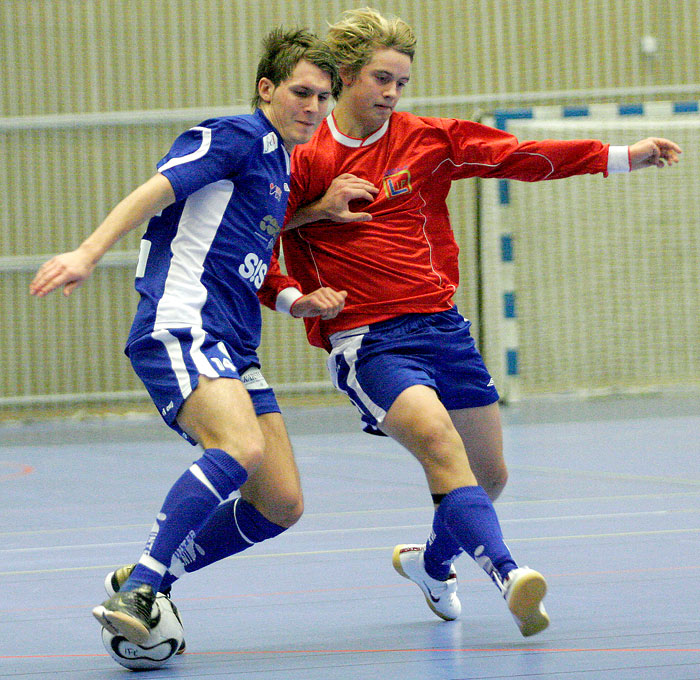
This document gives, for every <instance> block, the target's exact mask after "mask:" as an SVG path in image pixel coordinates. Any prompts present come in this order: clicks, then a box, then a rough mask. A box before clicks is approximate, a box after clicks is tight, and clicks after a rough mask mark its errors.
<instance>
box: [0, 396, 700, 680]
mask: <svg viewBox="0 0 700 680" xmlns="http://www.w3.org/2000/svg"><path fill="white" fill-rule="evenodd" d="M503 414H504V421H505V441H506V456H507V460H508V463H509V468H510V482H509V485H508V487H507V489H506V491H505V492H504V494H503V496H502V497H501V499H500V500H499V501H498V503H497V510H498V512H499V516H500V518H501V521H502V525H503V530H504V534H505V536H506V541H507V542H508V545H509V546H510V548H511V550H512V552H513V553H514V555H515V557H516V559H517V560H518V561H519V562H520V563H521V564H528V565H529V566H532V567H534V568H536V569H538V570H539V571H541V572H543V573H544V574H545V576H546V577H547V580H548V582H549V594H548V595H547V598H546V600H545V602H546V605H547V609H548V611H549V613H550V616H551V618H552V624H551V626H550V628H549V629H548V630H547V631H545V632H544V633H542V634H540V635H538V636H536V637H534V638H529V639H524V638H522V637H521V636H520V634H519V633H518V630H517V628H516V626H515V623H514V622H513V620H512V619H511V617H510V615H509V613H508V611H507V609H506V607H505V604H504V602H503V600H502V599H501V598H500V597H499V594H498V593H497V591H496V589H495V587H494V586H493V585H492V584H491V582H490V581H489V580H488V579H487V577H486V576H485V575H484V574H483V573H482V572H481V571H480V570H479V569H478V568H477V567H476V565H475V564H474V563H472V562H471V560H470V559H469V558H467V557H460V558H459V559H458V560H457V563H456V566H457V571H458V574H459V580H460V591H459V592H460V596H461V600H462V605H463V613H462V617H461V619H460V620H459V621H455V622H444V621H441V620H439V619H437V618H436V617H435V616H434V615H433V614H432V613H431V612H430V610H429V609H428V608H427V606H426V605H425V601H424V600H423V597H422V594H421V593H420V591H419V590H418V588H417V587H416V586H415V585H414V584H412V583H410V582H408V581H406V580H405V579H402V578H401V577H399V576H398V574H396V572H395V571H394V570H393V568H392V566H391V551H392V548H393V546H394V544H396V543H406V542H416V543H422V542H424V541H425V539H426V537H427V534H428V532H429V528H430V523H431V517H432V510H431V502H430V497H429V495H428V493H427V489H426V485H425V482H424V480H423V477H422V473H421V470H420V468H419V466H418V464H417V463H416V462H415V461H414V460H413V459H412V458H411V457H410V456H409V454H407V453H406V452H405V451H404V450H402V449H401V448H400V447H399V446H398V445H397V444H395V443H394V442H392V441H391V440H388V439H383V438H378V437H370V436H368V435H365V434H363V433H361V432H360V431H359V428H357V423H356V419H355V415H354V413H353V412H352V411H351V410H350V409H345V408H327V409H323V408H318V409H312V410H309V409H292V410H290V411H289V412H288V414H287V420H288V422H289V427H290V432H291V434H292V441H293V443H294V448H295V451H296V454H297V458H298V462H299V467H300V471H301V475H302V481H303V484H304V491H305V498H306V513H305V515H304V517H303V518H302V519H301V521H300V522H299V523H298V524H297V525H296V526H295V527H294V528H293V529H291V530H290V531H288V532H286V533H285V534H283V535H282V536H280V537H278V538H276V539H274V540H272V541H269V542H267V543H264V544H261V545H257V546H254V547H253V548H251V549H250V550H248V551H247V552H245V553H243V554H241V555H240V556H238V557H235V558H231V559H228V560H225V561H223V562H221V563H219V564H216V565H213V566H211V567H209V568H207V569H206V570H203V571H201V572H198V573H196V574H190V575H187V576H186V577H185V578H183V579H182V580H181V581H180V582H179V583H178V584H176V586H175V588H174V591H173V599H174V601H175V602H176V603H177V605H178V607H179V609H180V611H181V613H182V616H183V619H184V624H185V632H186V639H187V644H188V651H187V653H186V654H184V655H183V656H181V657H177V658H176V659H174V660H173V661H172V662H171V664H170V665H169V666H166V667H165V668H163V669H160V670H157V671H152V672H150V673H148V675H147V677H149V678H207V679H211V680H217V679H219V678H221V679H223V678H265V679H266V680H268V679H269V680H283V679H284V680H288V679H299V680H316V679H318V680H321V679H323V680H333V679H343V680H344V679H350V678H353V679H358V678H382V679H393V678H397V679H401V680H414V679H415V680H419V679H420V680H426V679H433V678H436V679H440V680H458V679H459V680H466V679H474V680H475V679H477V678H479V679H481V678H489V679H495V678H523V679H527V680H537V679H539V678H555V679H556V680H579V679H586V680H588V679H593V680H598V679H607V678H611V679H615V680H628V679H629V680H647V679H649V680H651V679H654V680H698V679H700V398H699V397H698V395H697V394H695V395H691V396H689V397H688V396H686V397H683V398H669V397H662V396H657V397H639V398H631V397H628V398H618V399H614V398H608V399H601V400H592V401H587V402H575V401H564V402H556V401H545V402H540V403H539V404H535V405H532V404H524V405H521V406H511V407H506V408H504V410H503ZM0 438H1V440H2V444H0V538H1V539H2V540H1V543H0V558H1V561H0V678H5V677H12V678H51V679H54V678H59V679H62V678H65V679H66V680H87V679H93V678H95V679H97V678H99V679H107V680H109V679H112V678H126V677H128V674H129V673H130V671H127V670H124V669H122V668H121V667H119V666H117V665H116V664H115V663H114V662H113V661H112V660H111V659H110V658H109V657H108V656H107V654H106V652H105V651H104V648H103V646H102V643H101V640H100V636H99V627H98V625H97V624H96V622H95V621H94V619H93V618H92V616H91V615H90V609H91V608H92V606H94V605H95V604H97V603H99V602H100V601H101V600H102V599H103V590H102V581H103V578H104V574H105V573H106V572H107V571H109V570H111V569H113V568H114V567H115V566H118V565H120V564H122V563H126V562H132V561H134V560H135V559H136V558H137V557H138V555H139V554H140V551H141V548H142V546H143V543H144V541H145V538H146V536H147V534H148V530H149V528H150V525H151V523H152V521H153V517H154V516H155V513H156V512H157V510H158V508H159V506H160V503H161V501H162V498H163V497H164V495H165V493H166V492H167V490H168V488H169V486H170V484H171V483H172V481H174V479H175V478H176V477H177V476H178V475H179V473H180V472H181V470H182V469H184V467H185V466H186V465H187V464H188V463H189V462H190V461H191V460H192V459H193V456H195V454H196V450H195V449H193V448H192V447H190V446H189V445H188V444H186V443H184V442H182V441H180V440H179V439H178V438H177V437H176V436H175V435H173V434H172V433H170V431H169V430H168V429H167V428H165V426H163V425H161V424H160V423H158V422H157V421H156V420H153V419H142V420H125V421H114V420H112V421H102V422H95V421H88V422H83V423H71V422H52V423H44V424H34V425H25V426H11V427H10V426H5V427H2V428H0ZM164 470H167V472H164Z"/></svg>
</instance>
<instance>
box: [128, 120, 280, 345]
mask: <svg viewBox="0 0 700 680" xmlns="http://www.w3.org/2000/svg"><path fill="white" fill-rule="evenodd" d="M289 170H290V162H289V154H288V153H287V151H286V149H285V148H284V145H283V144H282V140H281V138H280V137H279V135H278V133H277V132H276V130H275V129H274V127H273V126H272V125H271V123H270V122H269V121H268V120H267V118H266V117H265V115H264V114H263V113H262V111H260V110H258V111H256V112H255V113H254V114H252V115H240V116H231V117H224V118H217V119H212V120H207V121H204V122H203V123H202V124H201V125H198V126H196V127H193V128H191V129H190V130H188V131H187V132H184V133H183V134H182V135H180V136H179V137H178V138H177V139H176V140H175V142H174V143H173V145H172V147H171V149H170V151H169V152H168V154H167V155H166V156H165V157H164V158H163V159H162V160H161V161H160V163H159V164H158V171H159V172H160V173H162V174H163V175H164V176H165V177H167V178H168V180H169V181H170V183H171V184H172V187H173V190H174V192H175V199H176V200H175V203H173V204H172V205H170V206H169V207H168V208H166V209H165V210H163V212H162V213H161V214H159V215H156V216H155V217H153V219H151V221H150V222H149V224H148V228H147V229H146V233H145V234H144V237H143V240H142V242H141V252H140V256H139V262H138V266H137V272H136V290H137V291H138V292H139V294H140V296H141V300H140V302H139V305H138V309H137V312H136V316H135V318H134V322H133V325H132V327H131V332H130V334H129V338H128V341H127V347H128V345H129V344H130V343H132V342H134V341H135V340H137V339H138V338H141V337H143V336H145V335H148V334H150V333H152V332H154V331H159V330H163V329H174V328H203V329H205V330H206V331H207V332H208V333H211V334H212V335H213V336H215V337H217V338H218V339H220V340H224V341H226V342H227V343H228V344H229V345H230V346H231V347H232V348H234V349H235V351H236V352H238V353H239V354H240V355H242V356H244V357H245V356H250V357H255V350H256V348H257V347H258V345H259V343H260V327H261V316H260V303H259V301H258V297H257V294H256V293H257V290H258V288H259V287H260V286H261V285H262V282H263V280H264V278H265V274H266V273H267V269H268V265H269V262H270V256H271V253H272V248H273V245H274V242H275V240H276V238H277V235H278V233H279V230H280V227H281V226H282V224H283V221H284V213H285V209H286V206H287V198H288V195H289Z"/></svg>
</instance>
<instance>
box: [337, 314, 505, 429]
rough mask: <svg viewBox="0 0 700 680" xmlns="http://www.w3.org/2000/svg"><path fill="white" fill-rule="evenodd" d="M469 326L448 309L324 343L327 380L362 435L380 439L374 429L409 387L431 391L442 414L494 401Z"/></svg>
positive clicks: (490, 382)
mask: <svg viewBox="0 0 700 680" xmlns="http://www.w3.org/2000/svg"><path fill="white" fill-rule="evenodd" d="M470 326H471V322H469V321H467V320H466V319H464V318H463V317H462V316H461V314H460V313H459V312H458V311H457V308H456V307H453V308H452V309H450V310H448V311H446V312H437V313H434V314H405V315H403V316H399V317H397V318H395V319H388V320H387V321H380V322H379V323H374V324H370V325H369V326H362V327H360V328H354V329H352V330H349V331H340V332H339V333H334V334H333V335H332V336H331V337H330V341H331V344H332V346H333V350H332V352H331V354H330V356H329V357H328V370H329V371H330V374H331V380H332V381H333V384H334V385H335V386H336V388H337V389H338V390H340V391H341V392H343V393H344V394H346V395H347V396H348V397H349V398H350V401H352V403H353V404H355V406H356V407H357V409H358V410H359V411H360V414H361V415H362V420H363V422H364V423H365V427H364V430H365V432H369V433H371V434H382V432H381V430H380V428H379V426H380V425H381V423H382V422H383V420H384V417H385V416H386V413H387V411H388V410H389V408H390V407H391V405H392V404H393V403H394V401H395V400H396V398H397V397H398V396H399V394H401V392H403V391H404V390H405V389H406V388H407V387H411V386H412V385H428V386H429V387H432V388H433V389H434V390H435V391H436V392H437V394H438V397H439V398H440V401H442V403H443V404H444V406H445V408H446V409H447V410H448V411H453V410H456V409H462V408H473V407H476V406H487V405H488V404H493V403H494V402H496V401H498V392H497V391H496V388H495V386H494V384H493V379H492V378H491V376H490V375H489V372H488V371H487V370H486V366H485V365H484V361H483V359H482V358H481V355H480V354H479V352H478V350H477V349H476V345H475V344H474V339H473V338H472V336H471V334H470V333H469V327H470Z"/></svg>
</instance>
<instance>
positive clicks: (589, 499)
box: [0, 491, 700, 538]
mask: <svg viewBox="0 0 700 680" xmlns="http://www.w3.org/2000/svg"><path fill="white" fill-rule="evenodd" d="M699 494H700V491H678V492H671V493H654V494H622V495H615V496H577V497H571V498H544V499H533V500H517V501H501V500H499V501H496V508H497V509H498V508H501V507H506V506H508V507H510V506H518V505H545V504H548V503H549V504H556V503H559V504H561V503H576V502H585V503H602V502H605V501H618V500H649V499H654V498H659V499H663V500H664V501H666V500H668V499H669V498H681V497H687V496H697V495H699ZM426 511H430V513H431V514H432V512H433V509H432V507H431V506H429V505H417V506H413V507H405V508H367V509H366V510H338V511H334V512H305V513H304V518H305V519H312V518H314V517H350V516H352V515H379V514H381V515H388V514H397V513H401V512H426ZM582 517H585V515H582ZM501 521H503V522H504V521H511V520H501ZM139 528H140V529H143V528H148V529H150V528H151V524H150V523H148V524H147V523H146V522H143V523H139V524H107V525H103V526H89V527H68V528H61V529H23V530H21V531H0V538H2V537H4V536H35V535H36V536H46V535H48V534H65V533H75V532H78V531H107V530H115V529H139Z"/></svg>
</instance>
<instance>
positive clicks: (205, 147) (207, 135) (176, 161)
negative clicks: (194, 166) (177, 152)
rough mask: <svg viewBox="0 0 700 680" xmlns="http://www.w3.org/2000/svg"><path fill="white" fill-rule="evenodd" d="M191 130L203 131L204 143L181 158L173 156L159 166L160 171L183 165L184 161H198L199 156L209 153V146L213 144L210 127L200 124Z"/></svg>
mask: <svg viewBox="0 0 700 680" xmlns="http://www.w3.org/2000/svg"><path fill="white" fill-rule="evenodd" d="M190 130H197V131H199V132H201V133H202V143H201V145H200V147H199V149H197V150H196V151H193V152H192V153H188V154H187V155H186V156H182V157H180V158H171V159H170V160H169V161H168V162H167V163H165V164H164V165H161V166H160V167H159V168H158V172H163V170H167V169H168V168H172V167H174V166H176V165H182V164H183V163H189V162H190V161H196V160H197V159H198V158H201V157H202V156H204V155H205V154H206V153H207V151H209V147H210V146H211V130H210V129H209V128H205V127H199V125H197V126H196V127H193V128H190Z"/></svg>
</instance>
